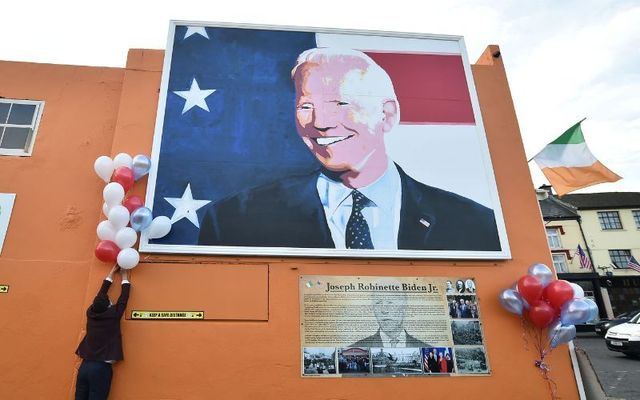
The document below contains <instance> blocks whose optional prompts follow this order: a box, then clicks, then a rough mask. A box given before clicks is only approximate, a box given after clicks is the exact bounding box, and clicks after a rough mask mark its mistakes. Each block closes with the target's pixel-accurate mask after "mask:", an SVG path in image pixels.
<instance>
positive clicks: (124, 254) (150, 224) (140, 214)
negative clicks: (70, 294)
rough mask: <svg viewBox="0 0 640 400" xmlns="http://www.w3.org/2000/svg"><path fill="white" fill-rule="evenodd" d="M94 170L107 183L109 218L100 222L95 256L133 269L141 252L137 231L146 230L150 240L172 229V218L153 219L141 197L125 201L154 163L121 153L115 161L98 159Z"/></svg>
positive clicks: (106, 206)
mask: <svg viewBox="0 0 640 400" xmlns="http://www.w3.org/2000/svg"><path fill="white" fill-rule="evenodd" d="M93 167H94V170H95V171H96V174H98V176H99V177H100V178H101V179H102V180H103V181H105V182H106V183H107V185H106V186H105V187H104V190H103V191H102V195H103V198H104V204H103V205H102V212H103V213H104V215H105V216H106V217H107V219H106V220H104V221H102V222H100V223H99V224H98V228H97V229H96V232H97V234H98V238H99V239H100V242H99V243H98V245H97V246H96V250H95V255H96V257H97V258H98V259H99V260H100V261H104V262H116V261H117V263H118V265H119V266H120V267H121V268H124V269H131V268H133V267H135V266H136V265H138V262H139V261H140V255H139V254H138V251H136V250H135V249H134V248H133V245H135V243H136V241H137V240H138V232H142V231H144V232H145V233H146V234H147V236H148V237H149V238H151V239H157V238H161V237H163V236H166V235H167V234H168V233H169V231H170V230H171V221H170V220H169V218H167V217H164V216H162V217H156V218H153V216H152V214H151V210H150V209H148V208H147V207H145V206H144V202H143V200H142V199H141V198H140V197H139V196H135V195H132V196H128V197H127V198H125V193H127V192H128V191H129V190H130V189H131V188H132V187H133V184H134V183H135V181H137V180H139V179H140V178H142V177H143V176H145V175H146V174H148V173H149V170H150V168H151V160H150V159H149V157H147V156H145V155H142V154H139V155H137V156H135V157H133V158H131V156H130V155H128V154H126V153H120V154H118V155H117V156H115V157H114V158H113V159H111V158H110V157H107V156H100V157H98V158H97V159H96V161H95V163H94V165H93ZM128 225H131V227H129V226H128Z"/></svg>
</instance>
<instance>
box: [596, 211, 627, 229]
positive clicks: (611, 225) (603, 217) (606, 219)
mask: <svg viewBox="0 0 640 400" xmlns="http://www.w3.org/2000/svg"><path fill="white" fill-rule="evenodd" d="M598 221H600V228H602V229H603V230H609V229H622V222H620V214H618V212H617V211H598Z"/></svg>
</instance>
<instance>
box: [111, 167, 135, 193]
mask: <svg viewBox="0 0 640 400" xmlns="http://www.w3.org/2000/svg"><path fill="white" fill-rule="evenodd" d="M111 182H118V183H119V184H121V185H122V187H123V188H124V192H125V193H126V192H128V191H129V189H131V188H132V187H133V182H134V179H133V171H132V170H131V168H129V167H118V168H116V170H115V171H113V175H111Z"/></svg>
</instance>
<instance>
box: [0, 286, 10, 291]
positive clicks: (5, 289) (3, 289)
mask: <svg viewBox="0 0 640 400" xmlns="http://www.w3.org/2000/svg"><path fill="white" fill-rule="evenodd" d="M0 293H9V285H0Z"/></svg>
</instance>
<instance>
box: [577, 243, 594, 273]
mask: <svg viewBox="0 0 640 400" xmlns="http://www.w3.org/2000/svg"><path fill="white" fill-rule="evenodd" d="M575 254H577V255H578V256H579V257H580V268H581V269H584V268H587V269H591V268H592V267H591V260H590V259H589V256H587V253H585V252H584V250H582V247H581V246H580V245H578V248H577V249H576V253H575Z"/></svg>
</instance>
